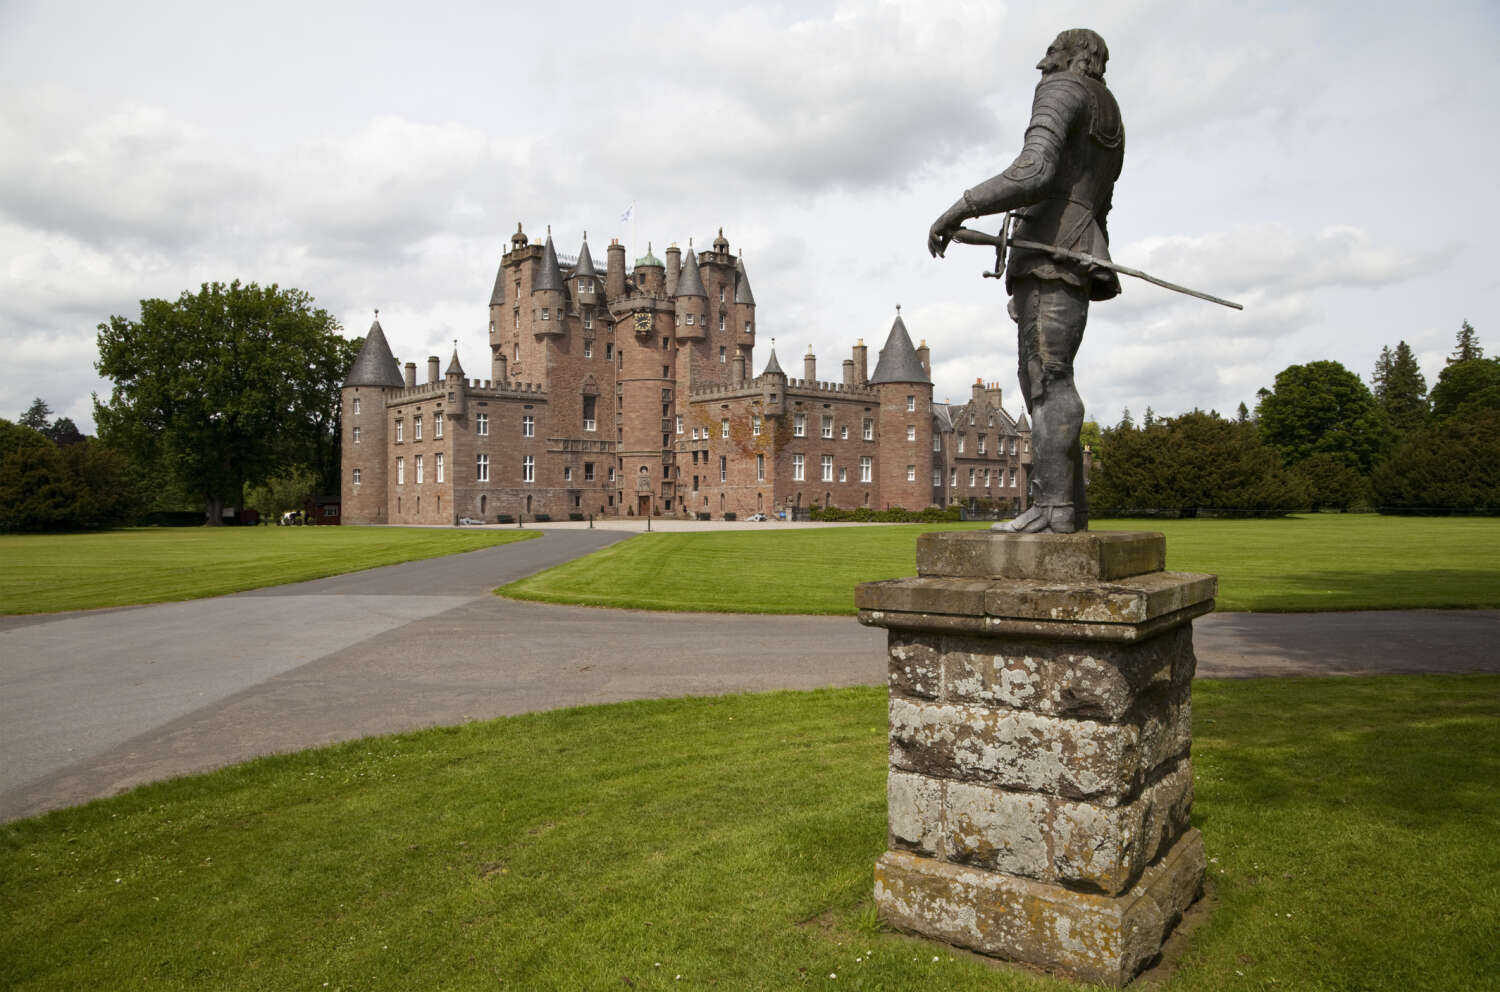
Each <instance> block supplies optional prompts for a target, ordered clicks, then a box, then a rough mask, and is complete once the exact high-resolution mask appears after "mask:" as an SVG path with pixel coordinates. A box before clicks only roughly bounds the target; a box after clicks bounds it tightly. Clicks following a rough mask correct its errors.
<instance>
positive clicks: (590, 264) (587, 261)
mask: <svg viewBox="0 0 1500 992" xmlns="http://www.w3.org/2000/svg"><path fill="white" fill-rule="evenodd" d="M573 275H575V276H596V277H597V276H598V275H599V273H598V272H597V271H595V269H594V256H592V255H590V254H589V236H588V235H587V234H585V235H584V236H583V247H582V248H580V249H578V264H577V265H575V266H573Z"/></svg>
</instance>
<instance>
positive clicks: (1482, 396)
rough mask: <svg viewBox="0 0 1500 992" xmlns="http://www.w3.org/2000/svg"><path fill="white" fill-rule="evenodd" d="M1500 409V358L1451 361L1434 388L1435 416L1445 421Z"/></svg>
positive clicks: (1433, 412) (1433, 407)
mask: <svg viewBox="0 0 1500 992" xmlns="http://www.w3.org/2000/svg"><path fill="white" fill-rule="evenodd" d="M1494 409H1500V358H1470V359H1467V360H1465V361H1461V362H1450V363H1449V364H1448V365H1446V366H1444V368H1443V371H1442V372H1440V373H1438V381H1437V385H1436V386H1433V387H1432V417H1433V419H1434V420H1437V421H1443V420H1448V419H1451V418H1453V417H1461V416H1465V415H1467V414H1469V413H1473V412H1476V411H1479V410H1494Z"/></svg>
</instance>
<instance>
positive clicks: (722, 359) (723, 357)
mask: <svg viewBox="0 0 1500 992" xmlns="http://www.w3.org/2000/svg"><path fill="white" fill-rule="evenodd" d="M723 329H724V320H723V318H722V317H721V318H720V319H719V330H721V331H722V330H723ZM719 364H720V365H728V364H729V350H728V349H727V348H725V347H724V346H723V345H719Z"/></svg>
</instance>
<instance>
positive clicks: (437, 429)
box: [432, 410, 443, 440]
mask: <svg viewBox="0 0 1500 992" xmlns="http://www.w3.org/2000/svg"><path fill="white" fill-rule="evenodd" d="M432 436H433V437H435V438H438V439H439V440H441V439H442V437H443V411H441V410H439V411H437V412H436V413H434V414H433V415H432Z"/></svg>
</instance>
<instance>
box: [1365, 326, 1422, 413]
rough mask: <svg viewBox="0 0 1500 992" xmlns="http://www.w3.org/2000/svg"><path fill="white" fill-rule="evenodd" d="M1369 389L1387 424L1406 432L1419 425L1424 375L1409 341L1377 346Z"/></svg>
mask: <svg viewBox="0 0 1500 992" xmlns="http://www.w3.org/2000/svg"><path fill="white" fill-rule="evenodd" d="M1371 384H1372V386H1373V389H1372V392H1374V394H1375V399H1376V401H1377V402H1379V404H1380V406H1381V408H1382V409H1384V410H1385V413H1386V416H1387V417H1388V418H1389V419H1390V422H1391V426H1392V427H1393V428H1395V429H1396V431H1398V432H1399V433H1402V434H1406V433H1409V432H1411V431H1414V430H1416V429H1417V428H1419V427H1421V426H1422V425H1423V424H1424V423H1426V421H1427V414H1428V412H1429V404H1428V400H1427V379H1426V377H1425V376H1423V375H1422V367H1421V366H1420V365H1418V364H1417V356H1416V355H1415V354H1413V353H1412V350H1411V345H1409V344H1407V343H1406V342H1405V341H1402V342H1400V343H1399V344H1397V345H1396V350H1395V351H1392V350H1391V348H1390V346H1389V345H1387V346H1386V347H1384V348H1382V349H1380V357H1379V358H1378V359H1376V361H1375V374H1374V375H1373V376H1371Z"/></svg>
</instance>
